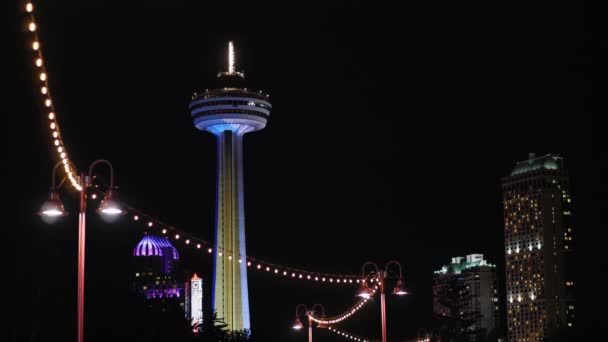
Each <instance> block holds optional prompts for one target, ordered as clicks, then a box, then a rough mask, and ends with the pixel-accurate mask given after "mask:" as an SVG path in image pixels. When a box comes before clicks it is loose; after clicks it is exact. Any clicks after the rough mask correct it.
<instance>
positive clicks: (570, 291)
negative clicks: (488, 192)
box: [502, 153, 575, 342]
mask: <svg viewBox="0 0 608 342" xmlns="http://www.w3.org/2000/svg"><path fill="white" fill-rule="evenodd" d="M502 191H503V205H504V221H505V231H504V233H505V261H506V264H505V267H506V289H507V293H506V295H507V298H506V300H507V322H508V335H509V341H513V342H516V341H517V342H519V341H542V340H550V339H551V338H552V336H553V335H554V334H555V333H556V328H559V327H563V328H564V329H572V328H573V327H574V309H575V302H574V279H573V274H572V271H573V267H572V265H571V262H572V257H573V254H572V253H573V251H574V243H573V229H574V228H573V225H572V221H571V220H572V198H571V196H570V190H569V180H568V173H567V171H566V169H565V168H564V161H563V158H561V157H558V156H555V155H546V156H543V157H536V155H535V154H533V153H531V154H530V155H529V158H528V160H526V161H523V162H519V163H517V164H516V166H515V168H514V169H513V171H512V172H511V174H510V175H508V176H506V177H503V178H502Z"/></svg>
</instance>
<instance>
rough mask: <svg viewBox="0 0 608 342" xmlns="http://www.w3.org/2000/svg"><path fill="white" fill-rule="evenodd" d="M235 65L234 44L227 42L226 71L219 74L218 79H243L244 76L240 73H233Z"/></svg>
mask: <svg viewBox="0 0 608 342" xmlns="http://www.w3.org/2000/svg"><path fill="white" fill-rule="evenodd" d="M235 65H236V57H235V54H234V44H233V43H232V41H229V42H228V71H225V72H220V73H219V74H218V75H217V76H218V77H220V76H222V75H230V76H233V75H236V76H240V77H242V78H244V77H245V74H244V73H242V72H238V71H235Z"/></svg>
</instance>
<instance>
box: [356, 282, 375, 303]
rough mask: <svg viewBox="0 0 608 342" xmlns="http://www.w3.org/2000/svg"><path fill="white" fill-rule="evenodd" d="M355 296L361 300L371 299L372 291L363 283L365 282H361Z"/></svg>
mask: <svg viewBox="0 0 608 342" xmlns="http://www.w3.org/2000/svg"><path fill="white" fill-rule="evenodd" d="M357 296H359V297H361V298H365V299H370V298H371V296H372V290H370V288H369V287H368V286H367V284H366V283H365V280H363V283H362V284H361V288H360V289H359V292H358V293H357Z"/></svg>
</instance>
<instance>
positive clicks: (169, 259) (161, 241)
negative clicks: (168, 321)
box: [133, 233, 184, 311]
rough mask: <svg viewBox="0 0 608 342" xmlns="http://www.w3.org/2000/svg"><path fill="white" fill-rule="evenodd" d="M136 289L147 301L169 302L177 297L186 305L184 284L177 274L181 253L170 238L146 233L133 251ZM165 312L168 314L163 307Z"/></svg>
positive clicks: (181, 304)
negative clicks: (168, 300)
mask: <svg viewBox="0 0 608 342" xmlns="http://www.w3.org/2000/svg"><path fill="white" fill-rule="evenodd" d="M133 257H134V266H135V267H134V268H135V279H134V282H133V283H134V289H135V291H136V292H137V293H139V294H141V295H143V296H145V298H146V299H148V300H151V301H154V300H160V301H161V302H166V299H171V298H175V299H176V300H177V301H178V302H180V306H183V303H181V300H180V298H182V297H183V291H184V287H183V282H182V281H180V280H179V279H177V278H179V275H178V272H177V271H178V270H177V266H178V262H179V253H178V252H177V249H175V247H174V246H173V245H172V244H171V242H170V241H169V239H167V238H164V237H160V236H156V235H152V234H147V233H145V234H144V236H143V238H142V239H141V240H140V241H139V242H138V243H137V245H136V246H135V249H134V250H133ZM162 311H166V308H164V309H163V310H162Z"/></svg>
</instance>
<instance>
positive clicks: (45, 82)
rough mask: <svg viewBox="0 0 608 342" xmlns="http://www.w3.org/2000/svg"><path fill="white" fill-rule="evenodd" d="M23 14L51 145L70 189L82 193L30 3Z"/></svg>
mask: <svg viewBox="0 0 608 342" xmlns="http://www.w3.org/2000/svg"><path fill="white" fill-rule="evenodd" d="M25 12H26V13H27V14H28V18H27V22H26V25H27V32H29V35H30V39H29V40H30V41H31V44H30V48H31V50H32V51H33V53H32V56H33V64H34V65H35V66H36V70H37V71H38V79H39V81H40V94H41V95H42V97H41V98H42V103H43V105H44V108H45V112H46V116H47V117H48V124H49V128H50V130H51V138H52V140H51V141H52V145H53V148H54V149H55V152H56V153H57V156H58V157H59V160H60V161H61V162H62V163H63V170H64V171H65V174H66V176H67V177H68V179H69V180H70V183H71V184H72V187H73V188H74V189H76V190H78V191H82V185H81V184H80V183H79V182H78V177H77V175H78V172H77V171H76V168H75V167H74V164H73V163H72V161H71V160H70V157H69V154H68V151H67V148H66V147H65V144H64V142H63V138H62V135H61V131H60V130H59V121H58V120H57V112H56V111H55V104H54V102H53V99H52V97H51V90H50V87H49V76H48V75H49V74H48V72H47V69H46V63H45V62H44V57H43V55H42V47H41V44H40V37H39V35H38V25H37V24H36V18H35V16H34V4H33V3H31V2H28V3H26V4H25Z"/></svg>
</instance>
